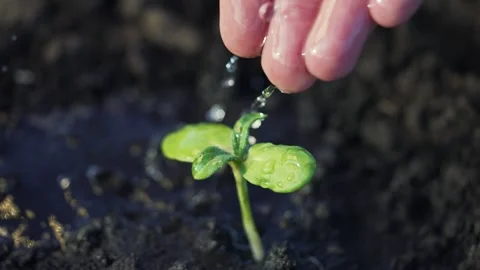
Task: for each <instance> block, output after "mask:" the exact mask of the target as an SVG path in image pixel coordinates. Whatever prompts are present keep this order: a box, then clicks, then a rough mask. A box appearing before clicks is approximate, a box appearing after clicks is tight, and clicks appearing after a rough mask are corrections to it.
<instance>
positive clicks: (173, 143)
mask: <svg viewBox="0 0 480 270" xmlns="http://www.w3.org/2000/svg"><path fill="white" fill-rule="evenodd" d="M232 134H233V131H232V129H231V128H230V127H228V126H226V125H223V124H219V123H199V124H190V125H186V126H184V127H182V128H180V129H179V130H176V131H174V132H172V133H170V134H168V135H167V136H165V138H164V139H163V141H162V145H161V148H162V152H163V154H164V155H165V157H167V158H169V159H174V160H178V161H182V162H193V160H194V159H195V157H196V156H197V155H198V153H200V152H201V151H203V150H204V149H205V148H207V147H209V146H217V147H218V148H220V149H222V150H224V151H227V152H232Z"/></svg>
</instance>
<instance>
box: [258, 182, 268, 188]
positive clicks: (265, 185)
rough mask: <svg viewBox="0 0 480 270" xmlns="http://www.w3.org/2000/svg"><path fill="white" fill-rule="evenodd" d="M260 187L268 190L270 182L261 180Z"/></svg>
mask: <svg viewBox="0 0 480 270" xmlns="http://www.w3.org/2000/svg"><path fill="white" fill-rule="evenodd" d="M260 186H261V187H263V188H268V187H269V186H270V181H268V180H262V181H261V182H260Z"/></svg>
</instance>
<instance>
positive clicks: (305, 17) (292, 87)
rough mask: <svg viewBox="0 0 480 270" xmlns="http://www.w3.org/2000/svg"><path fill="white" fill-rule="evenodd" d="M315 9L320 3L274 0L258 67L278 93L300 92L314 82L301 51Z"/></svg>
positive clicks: (313, 18) (316, 9)
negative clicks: (278, 90)
mask: <svg viewBox="0 0 480 270" xmlns="http://www.w3.org/2000/svg"><path fill="white" fill-rule="evenodd" d="M319 6H320V0H310V1H306V0H276V1H275V9H274V14H273V18H272V20H271V22H270V29H269V32H268V35H267V40H266V42H265V45H264V48H263V53H262V67H263V70H264V71H265V74H266V75H267V77H268V78H269V80H270V81H271V82H272V83H273V84H275V85H276V86H277V87H278V88H279V89H280V90H281V91H282V92H286V93H293V92H300V91H302V90H305V89H307V88H308V87H310V86H311V85H312V84H313V82H314V81H315V78H314V77H313V76H312V75H310V74H309V73H308V71H307V69H306V67H305V63H304V60H303V56H302V50H303V45H304V42H305V39H306V37H307V35H308V32H309V29H310V27H311V25H312V24H313V21H314V20H315V17H316V16H317V14H318V9H319Z"/></svg>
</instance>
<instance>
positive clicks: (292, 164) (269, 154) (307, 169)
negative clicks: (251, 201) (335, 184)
mask: <svg viewBox="0 0 480 270" xmlns="http://www.w3.org/2000/svg"><path fill="white" fill-rule="evenodd" d="M315 168H316V161H315V158H314V157H313V156H312V154H310V152H308V151H307V150H306V149H304V148H302V147H299V146H290V145H274V144H272V143H259V144H255V145H253V146H252V147H251V148H250V150H249V151H248V157H247V159H246V160H245V162H244V167H243V172H242V174H243V177H244V178H245V179H246V180H247V181H248V182H250V183H251V184H253V185H257V186H260V187H263V188H268V189H271V190H272V191H274V192H277V193H290V192H294V191H296V190H299V189H300V188H302V187H304V186H305V185H306V184H308V183H309V182H310V180H311V179H312V176H313V174H314V172H315Z"/></svg>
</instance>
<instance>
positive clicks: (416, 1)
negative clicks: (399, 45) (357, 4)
mask: <svg viewBox="0 0 480 270" xmlns="http://www.w3.org/2000/svg"><path fill="white" fill-rule="evenodd" d="M421 3H422V1H421V0H389V1H382V0H369V5H368V7H369V9H370V16H371V17H372V19H373V20H374V21H375V22H376V23H377V24H378V25H380V26H382V27H386V28H392V27H396V26H398V25H401V24H403V23H405V22H407V21H408V20H409V19H410V18H411V17H412V16H413V14H415V12H416V11H417V10H418V9H419V7H420V5H421Z"/></svg>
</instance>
